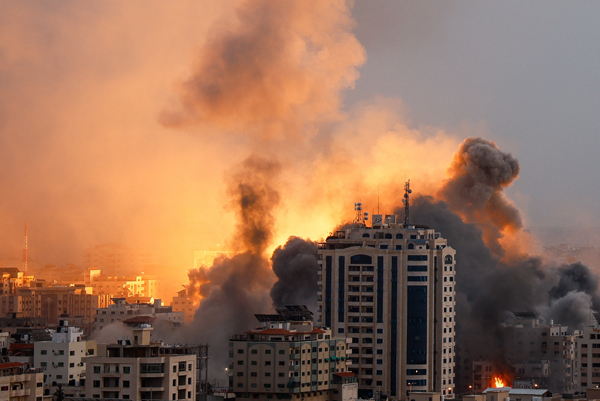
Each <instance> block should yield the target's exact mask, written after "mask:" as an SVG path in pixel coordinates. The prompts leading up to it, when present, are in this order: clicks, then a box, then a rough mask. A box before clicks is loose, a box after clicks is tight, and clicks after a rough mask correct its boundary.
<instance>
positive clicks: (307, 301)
mask: <svg viewBox="0 0 600 401" xmlns="http://www.w3.org/2000/svg"><path fill="white" fill-rule="evenodd" d="M271 261H272V263H273V272H274V273H275V275H276V276H277V282H275V284H273V288H271V299H272V300H273V305H274V306H275V307H276V308H281V307H283V306H284V305H306V306H307V307H308V308H309V309H310V310H311V311H312V312H316V309H317V269H318V267H319V264H318V262H317V244H316V243H315V242H311V241H310V240H303V239H302V238H298V237H290V238H288V240H287V242H286V243H285V245H284V246H279V247H278V248H277V249H275V251H274V252H273V257H272V258H271Z"/></svg>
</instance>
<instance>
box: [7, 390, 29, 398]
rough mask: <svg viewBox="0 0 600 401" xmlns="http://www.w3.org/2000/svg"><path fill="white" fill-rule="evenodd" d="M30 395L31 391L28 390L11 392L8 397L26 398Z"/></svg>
mask: <svg viewBox="0 0 600 401" xmlns="http://www.w3.org/2000/svg"><path fill="white" fill-rule="evenodd" d="M29 393H30V390H28V389H19V390H10V391H9V392H8V396H9V397H11V398H12V397H24V396H27V395H29Z"/></svg>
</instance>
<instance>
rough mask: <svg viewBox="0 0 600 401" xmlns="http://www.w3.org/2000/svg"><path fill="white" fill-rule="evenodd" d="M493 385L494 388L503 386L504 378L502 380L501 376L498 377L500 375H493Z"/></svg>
mask: <svg viewBox="0 0 600 401" xmlns="http://www.w3.org/2000/svg"><path fill="white" fill-rule="evenodd" d="M494 386H495V387H496V388H500V387H504V386H505V383H504V380H502V378H500V377H494Z"/></svg>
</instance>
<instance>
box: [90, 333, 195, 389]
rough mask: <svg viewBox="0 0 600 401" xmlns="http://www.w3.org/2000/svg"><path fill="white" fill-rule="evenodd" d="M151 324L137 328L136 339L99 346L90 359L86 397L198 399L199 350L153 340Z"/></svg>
mask: <svg viewBox="0 0 600 401" xmlns="http://www.w3.org/2000/svg"><path fill="white" fill-rule="evenodd" d="M151 330H152V328H151V327H148V326H147V325H142V327H139V328H136V329H134V330H133V335H132V337H133V339H132V340H119V341H118V342H117V343H116V344H109V345H102V344H100V345H99V347H98V351H99V354H98V356H94V357H88V358H86V359H85V362H86V382H85V396H86V397H88V398H120V399H130V400H156V399H158V400H191V401H195V399H196V384H197V369H196V367H197V363H196V361H197V357H198V355H197V353H195V351H194V348H193V347H181V348H180V349H179V351H181V352H178V351H177V350H174V348H177V347H166V346H164V345H163V344H160V343H152V342H151V341H150V337H151V336H150V334H151Z"/></svg>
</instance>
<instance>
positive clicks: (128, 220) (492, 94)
mask: <svg viewBox="0 0 600 401" xmlns="http://www.w3.org/2000/svg"><path fill="white" fill-rule="evenodd" d="M323 3H325V4H323ZM598 17H600V5H598V4H596V3H591V2H587V3H563V2H558V1H556V2H552V1H550V2H549V1H544V2H541V1H539V2H527V3H523V2H516V1H508V2H452V3H449V4H440V3H435V2H410V1H377V2H372V1H364V0H363V1H356V2H355V3H354V5H352V4H350V3H346V2H344V1H341V0H335V1H333V0H332V1H328V2H320V1H314V2H310V1H305V2H304V1H303V2H293V1H289V2H286V1H281V2H273V1H267V0H227V1H219V2H215V1H180V2H177V3H164V2H158V1H143V2H142V1H131V2H118V1H105V2H97V3H81V2H75V1H62V2H51V3H42V2H34V1H19V2H17V1H6V2H2V3H0V171H1V172H2V174H0V185H1V187H2V189H3V196H2V197H1V198H0V221H2V223H3V224H2V230H1V232H0V240H1V244H2V246H1V248H0V254H1V256H3V257H13V258H18V257H19V255H20V248H21V246H22V232H23V223H24V222H25V221H28V222H29V232H30V234H29V248H30V255H31V257H33V258H36V259H38V260H39V261H40V262H42V263H46V262H53V263H66V262H74V263H82V259H83V249H84V248H85V247H88V246H92V245H95V244H99V243H106V242H122V243H126V244H129V245H130V246H133V247H146V248H151V249H155V250H156V251H157V252H158V253H159V254H160V255H161V259H162V261H163V263H164V264H165V265H168V266H170V267H171V268H170V269H169V273H170V274H172V277H174V278H175V279H174V281H178V282H177V283H174V284H175V285H179V284H180V283H185V282H186V281H187V277H186V270H187V269H188V268H190V267H192V266H191V264H192V256H193V251H194V250H210V249H217V248H218V247H221V248H222V249H233V250H237V249H241V248H242V249H243V247H242V246H240V244H236V243H235V240H236V239H235V238H236V237H235V236H233V237H232V233H233V232H234V227H235V212H234V207H233V206H232V199H231V196H230V194H228V189H227V184H226V181H227V179H226V177H228V176H230V175H231V174H232V172H234V171H235V169H236V166H238V165H239V164H240V163H241V162H242V161H243V160H246V159H247V158H248V157H251V156H252V155H258V156H260V157H262V158H265V159H267V160H271V161H273V162H276V163H277V164H278V165H279V166H280V167H279V168H280V175H279V176H278V178H277V182H276V183H274V185H276V186H277V190H278V192H279V195H280V199H279V200H278V203H277V206H276V207H275V209H274V210H273V211H272V213H273V216H274V223H273V225H274V227H273V230H274V231H273V232H274V238H273V241H272V244H271V247H270V249H274V248H275V247H276V246H277V245H282V244H284V243H285V241H286V240H287V238H288V237H289V236H290V235H297V236H300V237H302V238H309V237H310V238H311V239H319V238H321V237H324V236H326V235H327V232H328V231H329V230H331V228H332V227H334V226H335V225H336V224H337V223H339V222H340V221H343V220H347V219H349V218H352V212H353V210H352V203H353V202H355V201H358V200H361V201H362V202H363V204H365V205H366V209H367V210H368V211H370V212H372V211H376V210H375V208H376V202H377V195H378V194H379V196H380V200H381V201H380V207H381V212H386V211H387V212H392V211H393V209H394V207H395V206H397V205H398V204H399V202H398V200H399V196H398V194H399V193H401V190H402V183H403V181H404V180H405V179H406V178H411V180H412V181H411V182H412V184H413V188H415V191H416V192H419V193H426V194H427V193H432V192H433V191H434V190H435V188H437V187H438V185H439V181H440V180H442V179H443V178H444V177H445V174H446V169H447V167H448V166H449V163H450V162H451V161H452V155H453V153H454V152H455V151H456V149H457V148H458V145H459V144H460V143H461V142H462V141H463V139H464V138H466V137H471V136H478V137H486V138H488V139H490V140H494V141H495V142H496V143H497V144H498V145H499V146H500V147H501V148H502V149H503V150H504V151H507V152H510V153H512V155H513V156H515V157H516V158H517V159H518V160H519V162H520V167H521V168H520V171H519V179H518V180H516V181H515V182H514V184H512V186H511V187H510V188H508V189H507V191H508V195H509V197H510V198H511V199H512V200H513V201H514V202H515V204H516V206H517V207H518V208H519V209H520V210H521V212H522V217H523V225H524V226H525V227H528V226H549V225H565V226H573V225H579V224H584V225H587V226H600V212H598V211H597V208H596V207H595V206H596V202H595V201H596V198H597V197H598V195H599V191H600V185H599V183H598V178H597V177H596V174H594V171H596V170H598V169H599V168H600V158H598V157H597V155H596V153H597V151H598V149H600V146H599V145H600V135H599V134H598V132H600V129H599V128H600V120H599V117H598V115H599V114H598V112H597V110H598V108H599V106H600V99H599V96H600V90H599V89H600V88H599V86H600V76H599V74H600V73H599V71H600V68H599V67H600V50H599V49H598V46H597V43H598V39H600V30H599V29H598V28H597V23H596V21H597V20H598Z"/></svg>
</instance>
